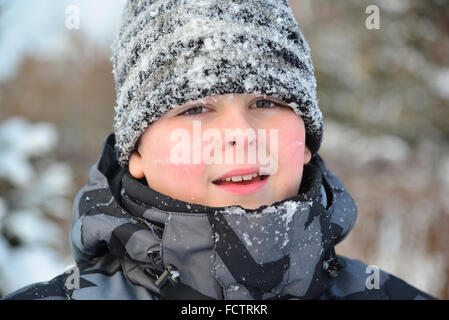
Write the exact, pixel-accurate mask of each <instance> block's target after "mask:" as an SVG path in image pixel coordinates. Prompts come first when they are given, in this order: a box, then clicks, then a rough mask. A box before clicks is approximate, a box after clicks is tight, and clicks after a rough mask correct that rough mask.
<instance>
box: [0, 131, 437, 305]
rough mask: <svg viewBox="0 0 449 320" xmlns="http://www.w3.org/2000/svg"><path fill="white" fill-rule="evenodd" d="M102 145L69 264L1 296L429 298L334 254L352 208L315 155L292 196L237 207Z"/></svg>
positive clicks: (76, 219)
mask: <svg viewBox="0 0 449 320" xmlns="http://www.w3.org/2000/svg"><path fill="white" fill-rule="evenodd" d="M114 144H115V136H114V134H110V135H109V136H108V137H107V139H106V140H105V143H104V147H103V151H102V154H101V156H100V158H99V159H98V161H97V162H96V163H95V164H94V165H93V166H92V168H91V170H90V172H89V183H88V184H87V185H85V186H84V187H83V188H82V189H81V190H80V191H79V192H78V193H77V195H76V197H75V201H74V207H73V222H72V227H71V232H70V244H71V248H72V252H73V256H74V259H75V261H76V266H74V267H73V268H71V269H69V270H68V271H66V272H64V273H62V274H61V275H59V276H57V277H55V278H54V279H52V280H50V281H48V282H41V283H35V284H31V285H29V286H27V287H24V288H22V289H19V290H17V291H15V292H13V293H12V294H10V295H8V296H6V297H5V299H204V300H206V299H220V300H221V299H257V300H259V299H433V297H431V296H430V295H428V294H426V293H424V292H422V291H420V290H418V289H416V288H414V287H412V286H411V285H409V284H407V283H406V282H404V281H403V280H400V279H398V278H397V277H395V276H393V275H391V274H388V273H387V272H384V271H382V270H376V269H375V268H368V266H367V265H366V264H365V263H363V262H361V261H359V260H354V259H349V258H346V257H343V256H340V255H337V254H336V253H335V248H334V246H335V245H336V244H338V243H339V242H341V241H342V240H343V239H344V238H345V237H346V236H347V234H348V233H349V232H350V230H351V229H352V227H353V226H354V223H355V221H356V217H357V207H356V205H355V202H354V200H353V199H352V197H351V195H350V194H349V193H348V191H347V190H346V188H345V187H344V186H343V184H342V183H341V182H340V180H339V179H338V177H337V176H336V175H335V174H334V173H332V172H331V171H330V170H328V169H327V167H326V165H325V163H324V161H323V160H322V158H321V157H320V156H319V155H314V156H313V157H312V160H311V161H310V162H309V163H308V164H307V165H305V166H304V170H303V179H302V182H301V186H300V188H299V190H298V193H297V195H295V196H293V197H290V198H288V199H285V200H283V201H279V202H276V203H274V204H272V205H270V206H261V207H260V208H258V209H244V208H242V207H241V206H229V207H208V206H202V205H198V204H192V203H187V202H184V201H179V200H176V199H173V198H170V197H168V196H166V195H164V194H161V193H158V192H157V191H155V190H153V189H151V188H150V187H149V186H148V185H147V183H146V181H145V179H140V180H138V179H135V178H133V177H132V176H131V175H130V173H129V169H128V168H123V167H121V166H120V165H119V164H118V161H117V155H116V151H115V149H114ZM376 271H377V272H376Z"/></svg>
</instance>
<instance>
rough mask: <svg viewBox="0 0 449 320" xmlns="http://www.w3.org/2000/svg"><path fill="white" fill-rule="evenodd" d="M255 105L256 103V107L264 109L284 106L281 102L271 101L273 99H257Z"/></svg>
mask: <svg viewBox="0 0 449 320" xmlns="http://www.w3.org/2000/svg"><path fill="white" fill-rule="evenodd" d="M252 105H253V106H254V105H255V106H256V108H257V107H258V108H262V109H270V108H272V107H282V105H281V104H280V103H277V102H274V101H271V100H266V99H264V100H257V101H256V102H254V103H253V104H252Z"/></svg>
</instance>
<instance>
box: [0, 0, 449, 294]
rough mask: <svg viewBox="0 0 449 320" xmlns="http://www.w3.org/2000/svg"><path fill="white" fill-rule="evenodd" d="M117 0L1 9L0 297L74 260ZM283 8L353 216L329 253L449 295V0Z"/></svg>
mask: <svg viewBox="0 0 449 320" xmlns="http://www.w3.org/2000/svg"><path fill="white" fill-rule="evenodd" d="M124 4H125V0H114V1H110V0H95V1H89V0H39V1H30V0H14V1H12V0H0V296H2V295H5V294H7V293H9V292H11V291H13V290H16V289H18V288H20V287H22V286H25V285H28V284H30V283H32V282H36V281H46V280H49V279H51V278H52V277H54V276H56V275H57V274H59V273H61V272H63V271H64V270H65V269H67V268H68V267H69V266H70V265H71V264H73V263H74V262H73V260H72V258H71V252H70V246H69V242H68V234H69V230H70V224H71V217H72V202H73V199H74V197H75V194H76V192H77V190H78V189H79V188H81V187H82V186H83V185H84V184H86V183H87V178H88V176H87V175H88V171H89V169H90V167H91V166H92V165H93V164H94V162H95V161H96V160H97V158H98V156H99V155H100V151H101V147H102V144H103V141H104V139H105V137H106V136H107V135H108V134H109V133H110V132H112V130H113V129H112V123H113V108H114V104H115V89H114V81H113V76H112V65H111V62H110V57H111V55H112V53H111V49H110V45H111V43H112V41H113V38H114V36H115V32H116V30H117V28H118V23H119V20H120V15H121V10H122V8H123V6H124ZM290 4H291V6H292V8H293V10H294V13H295V16H296V17H297V19H298V22H299V23H300V26H301V29H302V31H303V33H304V35H305V37H306V38H307V40H308V42H309V44H310V47H311V50H312V59H313V63H314V66H315V73H316V76H317V81H318V98H319V104H320V108H321V110H322V111H323V115H324V139H323V144H322V148H321V150H320V154H321V155H322V157H323V158H324V159H325V161H326V163H327V165H328V167H329V168H330V169H331V170H332V171H333V172H335V173H336V174H337V175H338V176H339V177H340V179H341V180H342V182H343V183H344V184H345V186H346V187H347V188H348V190H349V191H350V192H351V194H352V196H353V197H354V199H355V201H356V203H357V206H358V209H359V216H358V220H357V223H356V225H355V227H354V229H353V231H352V232H351V233H350V234H349V236H348V237H347V238H346V240H344V241H343V242H342V243H341V244H339V245H338V246H337V247H336V251H337V253H339V254H342V255H345V256H348V257H350V258H356V259H360V260H363V261H364V262H366V263H368V264H373V265H376V266H378V267H379V268H381V269H384V270H386V271H388V272H390V273H393V274H394V275H396V276H398V277H399V278H402V279H404V280H405V281H407V282H408V283H410V284H412V285H414V286H416V287H417V288H419V289H421V290H424V291H425V292H428V293H430V294H432V295H433V296H435V297H437V298H440V299H448V298H449V143H448V142H449V3H448V1H446V0H428V1H420V0H395V1H390V0H383V1H380V0H377V1H376V0H371V1H364V0H345V1H332V0H313V1H312V0H308V1H307V0H292V1H290ZM369 5H376V6H377V7H378V8H379V18H380V20H379V28H378V29H377V28H374V29H370V28H368V27H367V24H366V22H367V19H370V16H371V17H372V14H373V11H368V13H367V11H366V10H367V7H368V6H369ZM76 12H78V13H79V21H76V19H75V20H73V19H71V18H72V17H73V14H75V15H76ZM369 21H371V22H373V20H369ZM77 22H79V24H77ZM370 25H371V24H368V26H370Z"/></svg>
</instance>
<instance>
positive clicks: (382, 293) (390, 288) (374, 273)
mask: <svg viewBox="0 0 449 320" xmlns="http://www.w3.org/2000/svg"><path fill="white" fill-rule="evenodd" d="M338 258H339V260H340V261H342V262H343V264H345V268H344V269H343V270H341V271H340V274H339V276H338V277H337V278H336V279H335V280H334V283H333V285H332V286H331V287H330V289H329V290H328V291H327V292H326V294H325V297H324V298H325V299H343V300H435V299H436V298H435V297H432V296H431V295H429V294H427V293H425V292H423V291H421V290H419V289H417V288H415V287H413V286H412V285H410V284H408V283H407V282H405V281H404V280H402V279H400V278H398V277H396V276H394V275H392V274H389V273H388V272H386V271H383V270H381V269H379V268H378V267H377V266H373V265H367V264H365V263H363V262H362V261H360V260H356V259H349V258H346V257H343V256H338Z"/></svg>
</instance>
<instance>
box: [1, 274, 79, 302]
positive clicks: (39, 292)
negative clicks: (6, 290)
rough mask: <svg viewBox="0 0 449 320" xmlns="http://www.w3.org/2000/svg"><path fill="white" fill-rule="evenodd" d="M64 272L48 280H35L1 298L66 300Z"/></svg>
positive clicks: (67, 296)
mask: <svg viewBox="0 0 449 320" xmlns="http://www.w3.org/2000/svg"><path fill="white" fill-rule="evenodd" d="M66 278H67V276H66V274H64V273H63V274H60V275H58V276H56V277H54V278H53V279H51V280H50V281H44V282H36V283H33V284H30V285H28V286H25V287H23V288H21V289H18V290H16V291H14V292H12V293H10V294H8V295H6V296H5V297H3V298H2V300H67V299H70V295H69V292H68V291H67V290H66V288H65V281H66Z"/></svg>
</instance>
